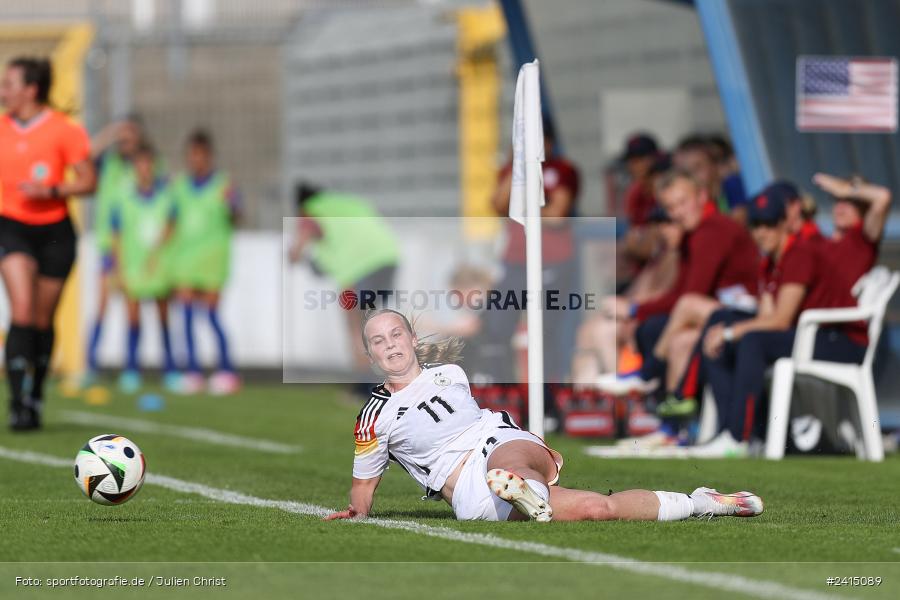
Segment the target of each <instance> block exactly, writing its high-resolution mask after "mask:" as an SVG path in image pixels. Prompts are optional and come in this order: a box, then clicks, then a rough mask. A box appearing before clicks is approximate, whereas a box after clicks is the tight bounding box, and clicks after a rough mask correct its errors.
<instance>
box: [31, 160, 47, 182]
mask: <svg viewBox="0 0 900 600" xmlns="http://www.w3.org/2000/svg"><path fill="white" fill-rule="evenodd" d="M49 176H50V167H48V166H47V163H45V162H36V163H34V164H33V165H31V178H32V179H33V180H34V181H44V180H45V179H47V177H49Z"/></svg>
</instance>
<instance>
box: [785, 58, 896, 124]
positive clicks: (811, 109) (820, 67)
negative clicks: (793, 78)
mask: <svg viewBox="0 0 900 600" xmlns="http://www.w3.org/2000/svg"><path fill="white" fill-rule="evenodd" d="M797 129H798V130H799V131H843V132H872V133H876V132H895V131H897V59H896V58H883V57H846V56H836V57H822V56H800V57H798V58H797Z"/></svg>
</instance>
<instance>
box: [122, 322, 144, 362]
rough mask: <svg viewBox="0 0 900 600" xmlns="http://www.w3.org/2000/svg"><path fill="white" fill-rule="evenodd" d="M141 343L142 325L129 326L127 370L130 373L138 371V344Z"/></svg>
mask: <svg viewBox="0 0 900 600" xmlns="http://www.w3.org/2000/svg"><path fill="white" fill-rule="evenodd" d="M140 341H141V326H140V325H129V326H128V361H127V363H126V364H125V369H126V370H128V371H137V370H138V358H137V355H138V344H139V343H140Z"/></svg>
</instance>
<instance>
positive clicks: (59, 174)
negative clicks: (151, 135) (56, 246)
mask: <svg viewBox="0 0 900 600" xmlns="http://www.w3.org/2000/svg"><path fill="white" fill-rule="evenodd" d="M90 156H91V153H90V138H89V137H88V134H87V131H85V129H84V127H82V126H80V125H78V124H76V123H74V122H72V121H71V120H70V119H69V117H67V116H66V115H64V114H63V113H60V112H56V111H54V110H50V109H45V110H44V111H43V112H42V113H41V114H39V115H37V116H36V117H35V118H34V119H32V120H31V122H30V123H28V124H27V125H24V126H23V125H20V124H19V123H18V122H16V120H15V119H13V118H12V117H10V116H9V115H8V114H5V115H3V116H2V117H0V216H4V217H7V218H9V219H14V220H16V221H21V222H22V223H27V224H29V225H47V224H49V223H57V222H59V221H62V220H63V219H65V218H66V216H67V215H68V214H69V210H68V208H67V207H66V201H65V200H30V199H29V198H28V197H26V196H25V195H24V194H22V192H20V191H19V184H21V183H24V182H28V181H32V182H35V183H41V184H44V185H50V186H52V185H59V184H60V183H62V182H63V178H64V176H65V171H66V167H68V166H70V165H75V164H78V163H80V162H82V161H84V160H87V159H89V158H90Z"/></svg>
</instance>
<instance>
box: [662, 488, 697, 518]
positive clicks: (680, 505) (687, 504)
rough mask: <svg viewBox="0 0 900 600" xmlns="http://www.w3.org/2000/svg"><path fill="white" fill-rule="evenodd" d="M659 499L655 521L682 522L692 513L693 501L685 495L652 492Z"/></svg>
mask: <svg viewBox="0 0 900 600" xmlns="http://www.w3.org/2000/svg"><path fill="white" fill-rule="evenodd" d="M653 493H654V494H656V497H657V498H659V515H657V517H656V520H657V521H683V520H684V519H687V518H688V517H690V516H691V514H692V513H693V512H694V501H693V500H691V497H690V496H688V495H687V494H679V493H677V492H653Z"/></svg>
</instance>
